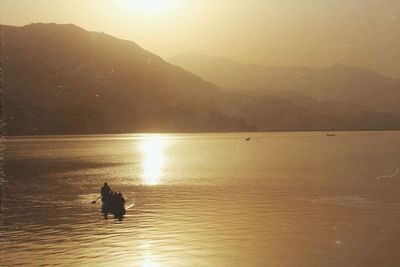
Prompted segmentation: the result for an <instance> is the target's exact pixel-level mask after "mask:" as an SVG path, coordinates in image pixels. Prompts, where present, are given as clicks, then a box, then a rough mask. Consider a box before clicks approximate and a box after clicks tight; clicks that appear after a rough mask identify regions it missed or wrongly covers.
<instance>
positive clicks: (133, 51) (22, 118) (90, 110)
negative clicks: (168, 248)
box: [0, 24, 254, 134]
mask: <svg viewBox="0 0 400 267" xmlns="http://www.w3.org/2000/svg"><path fill="white" fill-rule="evenodd" d="M0 31H1V65H2V68H3V83H2V89H3V92H2V99H3V109H2V111H3V117H4V118H5V123H6V129H5V130H6V132H7V133H8V134H78V133H122V132H149V131H157V132H158V131H162V132H165V131H169V132H173V131H243V130H245V131H247V130H254V127H253V126H250V125H248V124H247V123H246V122H244V121H242V120H240V119H236V118H230V117H228V116H226V115H225V114H223V113H222V112H221V111H220V110H219V107H218V105H217V104H216V95H218V94H220V93H221V92H220V91H221V90H220V89H219V88H217V87H216V86H215V85H213V84H211V83H209V82H206V81H204V80H202V79H200V78H199V77H197V76H195V75H193V74H191V73H189V72H186V71H184V70H182V69H181V68H179V67H176V66H174V65H171V64H169V63H167V62H165V61H164V60H162V59H161V58H160V57H158V56H156V55H154V54H152V53H150V52H148V51H146V50H144V49H142V48H141V47H139V46H138V45H136V44H135V43H133V42H130V41H125V40H120V39H117V38H114V37H112V36H109V35H107V34H104V33H95V32H88V31H85V30H83V29H81V28H79V27H77V26H74V25H59V24H31V25H27V26H24V27H12V26H1V28H0Z"/></svg>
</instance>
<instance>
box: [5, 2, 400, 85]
mask: <svg viewBox="0 0 400 267" xmlns="http://www.w3.org/2000/svg"><path fill="white" fill-rule="evenodd" d="M0 3H1V6H0V8H1V14H0V20H1V23H2V24H8V25H25V24H29V23H32V22H56V23H73V24H76V25H79V26H81V27H83V28H85V29H87V30H93V31H102V32H106V33H108V34H111V35H114V36H116V37H120V38H123V39H129V40H132V41H135V42H136V43H138V44H139V45H141V46H143V47H144V48H146V49H147V50H150V51H151V52H153V53H156V54H158V55H160V56H162V57H164V58H168V57H171V56H174V55H175V54H179V53H182V52H198V53H202V54H206V55H216V56H224V57H229V58H231V59H234V60H239V61H242V62H247V63H260V64H264V65H271V66H286V65H306V66H328V65H331V64H334V63H343V64H348V65H354V66H360V67H364V68H368V69H372V70H375V71H379V72H380V73H384V74H386V75H389V76H392V77H397V78H400V0H0Z"/></svg>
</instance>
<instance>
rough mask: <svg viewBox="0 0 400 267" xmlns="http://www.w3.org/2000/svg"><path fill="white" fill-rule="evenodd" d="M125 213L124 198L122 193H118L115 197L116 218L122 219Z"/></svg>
mask: <svg viewBox="0 0 400 267" xmlns="http://www.w3.org/2000/svg"><path fill="white" fill-rule="evenodd" d="M125 213H126V210H125V198H124V197H123V196H122V193H118V194H117V195H116V197H115V213H114V215H115V217H116V218H118V220H120V221H122V218H123V217H124V215H125Z"/></svg>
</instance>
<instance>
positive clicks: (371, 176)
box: [0, 132, 400, 267]
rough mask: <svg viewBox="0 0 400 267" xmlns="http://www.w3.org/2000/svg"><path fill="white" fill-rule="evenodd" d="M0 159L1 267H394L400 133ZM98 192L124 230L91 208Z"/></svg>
mask: <svg viewBox="0 0 400 267" xmlns="http://www.w3.org/2000/svg"><path fill="white" fill-rule="evenodd" d="M246 137H251V141H245V138H246ZM3 145H4V146H5V150H4V151H3V156H4V164H3V167H2V168H3V170H4V171H5V175H6V183H5V184H4V185H3V187H2V197H1V202H2V203H1V224H0V230H1V252H0V256H1V258H0V259H1V261H0V264H1V266H57V265H58V266H143V267H150V266H400V173H399V169H400V132H343V133H342V132H341V133H337V134H336V137H327V136H326V134H325V133H268V134H198V135H110V136H72V137H71V136H64V137H34V138H33V137H20V138H17V137H14V138H7V140H5V142H4V144H3ZM104 181H107V182H108V183H109V184H110V185H111V187H112V189H113V190H115V191H120V192H123V193H124V196H125V198H126V199H127V206H129V209H128V211H127V215H126V217H125V218H124V220H123V222H117V221H115V220H113V219H111V218H110V219H108V220H104V219H103V218H102V217H101V214H100V212H99V209H100V205H101V202H98V203H96V204H92V203H91V201H93V200H95V199H96V198H97V197H98V195H99V190H100V187H101V185H102V183H104Z"/></svg>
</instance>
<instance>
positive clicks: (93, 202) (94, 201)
mask: <svg viewBox="0 0 400 267" xmlns="http://www.w3.org/2000/svg"><path fill="white" fill-rule="evenodd" d="M100 198H101V196H99V197H98V198H97V199H96V200H93V201H92V204H96V201H97V200H99V199H100Z"/></svg>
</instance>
